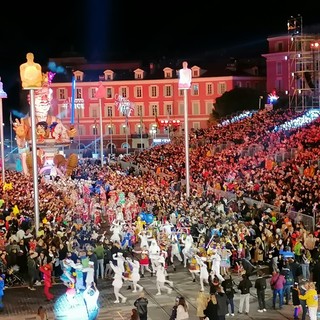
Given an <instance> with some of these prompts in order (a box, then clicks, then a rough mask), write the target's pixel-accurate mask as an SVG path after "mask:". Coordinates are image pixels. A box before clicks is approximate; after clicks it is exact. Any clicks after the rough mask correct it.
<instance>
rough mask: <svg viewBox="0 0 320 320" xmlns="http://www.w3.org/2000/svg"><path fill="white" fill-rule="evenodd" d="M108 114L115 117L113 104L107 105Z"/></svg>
mask: <svg viewBox="0 0 320 320" xmlns="http://www.w3.org/2000/svg"><path fill="white" fill-rule="evenodd" d="M107 116H108V117H113V107H112V106H108V107H107Z"/></svg>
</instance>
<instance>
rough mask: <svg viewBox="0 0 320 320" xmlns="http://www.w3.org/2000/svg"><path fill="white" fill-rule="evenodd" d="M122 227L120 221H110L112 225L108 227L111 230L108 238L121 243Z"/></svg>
mask: <svg viewBox="0 0 320 320" xmlns="http://www.w3.org/2000/svg"><path fill="white" fill-rule="evenodd" d="M122 229H123V222H121V221H120V220H114V221H112V225H111V227H110V231H111V232H112V235H111V237H110V240H111V241H112V242H118V243H121V233H122Z"/></svg>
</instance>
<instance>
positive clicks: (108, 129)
mask: <svg viewBox="0 0 320 320" xmlns="http://www.w3.org/2000/svg"><path fill="white" fill-rule="evenodd" d="M107 132H108V134H114V133H115V131H114V128H113V125H112V124H109V125H108V127H107Z"/></svg>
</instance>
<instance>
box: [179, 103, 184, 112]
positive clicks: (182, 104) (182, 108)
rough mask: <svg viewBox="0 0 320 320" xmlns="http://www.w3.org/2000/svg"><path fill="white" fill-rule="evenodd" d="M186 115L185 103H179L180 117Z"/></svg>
mask: <svg viewBox="0 0 320 320" xmlns="http://www.w3.org/2000/svg"><path fill="white" fill-rule="evenodd" d="M183 114H184V103H183V102H180V103H179V115H183Z"/></svg>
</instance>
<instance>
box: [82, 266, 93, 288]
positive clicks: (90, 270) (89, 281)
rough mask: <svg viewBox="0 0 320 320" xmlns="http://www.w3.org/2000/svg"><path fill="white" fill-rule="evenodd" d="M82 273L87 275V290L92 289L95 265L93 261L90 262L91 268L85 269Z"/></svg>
mask: <svg viewBox="0 0 320 320" xmlns="http://www.w3.org/2000/svg"><path fill="white" fill-rule="evenodd" d="M82 272H86V273H87V277H86V288H90V287H91V285H92V283H93V282H94V263H93V262H92V261H89V267H88V268H83V269H82Z"/></svg>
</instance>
